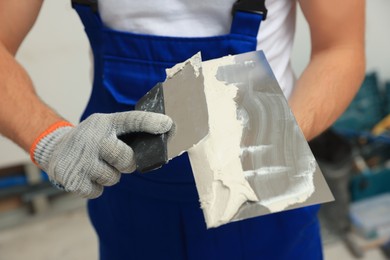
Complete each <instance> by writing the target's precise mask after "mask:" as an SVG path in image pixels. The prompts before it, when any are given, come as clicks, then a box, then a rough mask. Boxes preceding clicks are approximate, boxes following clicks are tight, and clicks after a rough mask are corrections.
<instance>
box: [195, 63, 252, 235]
mask: <svg viewBox="0 0 390 260" xmlns="http://www.w3.org/2000/svg"><path fill="white" fill-rule="evenodd" d="M233 63H234V59H233V58H232V57H229V56H228V57H225V58H223V59H217V60H214V61H211V62H210V61H209V62H207V63H203V64H202V67H203V76H204V87H205V94H206V101H207V106H208V111H209V127H210V132H209V135H208V136H207V137H206V138H204V139H203V140H202V141H201V142H200V143H198V144H197V145H196V146H194V147H193V148H191V149H190V150H189V151H188V154H189V157H190V161H191V166H192V169H193V172H194V177H195V181H196V185H197V189H198V193H199V197H200V203H201V207H202V209H203V212H204V216H205V219H206V224H207V227H208V228H210V227H217V226H219V225H222V224H224V223H227V222H229V221H230V220H231V219H232V218H233V216H234V215H235V214H236V213H237V211H238V209H239V208H240V207H241V206H242V205H243V204H244V203H245V202H247V201H257V200H258V199H257V196H256V194H255V193H254V191H253V190H252V188H251V187H250V185H249V183H248V182H247V180H246V179H245V175H244V173H243V169H242V164H241V159H240V154H241V148H240V143H241V136H242V131H243V126H242V123H241V121H240V120H239V119H237V105H236V102H235V101H234V98H235V97H236V95H237V88H236V87H235V86H234V85H226V84H225V83H224V82H221V81H218V80H217V79H216V75H217V69H218V67H219V66H221V65H229V64H233Z"/></svg>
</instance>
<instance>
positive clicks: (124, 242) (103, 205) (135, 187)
mask: <svg viewBox="0 0 390 260" xmlns="http://www.w3.org/2000/svg"><path fill="white" fill-rule="evenodd" d="M85 2H88V1H85ZM73 7H74V8H75V9H76V11H77V12H78V14H79V16H80V18H81V20H82V22H83V24H84V26H85V31H86V33H87V35H88V38H89V41H90V44H91V47H92V51H93V54H94V69H95V73H94V83H93V90H92V94H91V98H90V100H89V103H88V105H87V107H86V110H85V112H84V114H83V116H82V120H83V119H85V118H86V117H88V116H89V115H90V114H92V113H97V112H99V113H111V112H118V111H128V110H132V109H133V108H134V105H135V103H136V102H137V100H138V99H139V98H140V97H142V96H143V95H144V94H145V93H146V92H147V91H148V90H149V89H150V88H152V87H153V86H154V85H155V84H156V83H157V82H160V81H163V80H164V79H165V68H169V67H171V66H173V65H174V64H176V63H178V62H182V61H184V60H186V59H187V58H189V57H191V56H192V55H193V54H195V53H197V52H198V51H201V52H202V58H203V59H204V60H207V59H213V58H218V57H221V56H225V55H228V54H238V53H243V52H248V51H253V50H255V49H256V44H257V41H256V37H257V33H258V28H259V26H260V22H261V20H262V17H261V15H258V14H255V13H246V12H235V13H234V19H233V22H232V25H231V31H230V33H229V34H228V35H223V36H216V37H203V38H177V37H161V36H151V35H140V34H133V33H128V32H120V31H115V30H112V29H109V28H106V27H105V26H104V25H103V24H102V22H101V20H100V18H99V15H98V12H97V10H95V11H93V10H92V8H91V7H90V6H88V5H83V4H74V5H73ZM88 210H89V214H90V218H91V221H92V223H93V225H94V227H95V229H96V232H97V234H98V237H99V245H100V247H99V248H100V259H102V260H127V259H135V260H144V259H145V260H149V259H150V260H165V259H166V260H182V259H183V260H185V259H189V260H209V259H210V260H211V259H212V260H217V259H218V260H219V259H224V260H230V259H232V260H240V259H251V260H253V259H266V260H268V259H310V260H314V259H321V258H322V251H321V242H320V238H319V225H318V221H317V218H316V212H317V207H306V208H303V209H299V210H291V211H287V212H283V213H278V214H272V215H268V216H263V217H257V218H252V219H249V220H245V221H239V222H234V223H230V224H226V225H223V226H221V227H219V228H214V229H210V230H207V229H206V225H205V222H204V218H203V214H202V211H201V209H200V204H199V201H198V195H197V191H196V188H195V183H194V179H193V176H192V173H191V168H190V165H189V161H188V157H187V155H183V156H181V157H180V158H177V159H174V160H173V161H171V162H169V164H167V165H165V166H164V167H162V168H161V169H159V170H156V171H153V172H150V173H146V174H142V175H141V174H140V173H133V174H122V177H121V180H120V182H119V183H118V184H117V185H115V186H113V187H108V188H105V190H104V193H103V195H102V196H101V197H99V198H98V199H94V200H90V201H89V203H88Z"/></svg>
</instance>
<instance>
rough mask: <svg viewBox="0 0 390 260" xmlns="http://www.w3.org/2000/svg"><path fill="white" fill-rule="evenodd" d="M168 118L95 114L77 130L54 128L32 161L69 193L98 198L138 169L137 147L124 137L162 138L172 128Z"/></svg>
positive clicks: (34, 151)
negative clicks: (122, 176)
mask: <svg viewBox="0 0 390 260" xmlns="http://www.w3.org/2000/svg"><path fill="white" fill-rule="evenodd" d="M172 124H173V123H172V120H171V119H170V118H169V117H168V116H166V115H163V114H157V113H151V112H143V111H130V112H122V113H114V114H93V115H91V116H90V117H88V118H87V119H86V120H84V121H83V122H82V123H80V124H79V125H78V126H76V127H74V126H72V125H71V124H69V123H67V122H64V121H63V122H59V123H56V124H55V125H53V126H51V127H50V128H49V129H48V130H46V131H45V132H44V133H43V134H41V136H40V137H38V138H37V140H36V142H34V145H33V147H32V148H31V153H30V154H31V158H32V160H33V162H35V163H36V164H37V165H38V166H39V167H40V168H42V169H43V170H44V171H45V172H46V173H47V174H48V175H49V177H50V179H51V180H52V181H53V182H54V183H57V184H59V185H60V186H62V187H63V188H64V189H65V190H66V191H71V192H74V193H77V194H79V195H81V196H82V197H86V198H96V197H98V196H100V195H101V194H102V192H103V186H111V185H114V184H115V183H117V182H118V181H119V179H120V173H121V172H123V173H131V172H133V171H134V170H135V169H136V163H135V159H134V153H133V150H132V149H131V147H129V146H128V145H126V144H125V143H124V142H122V141H121V140H119V139H118V136H120V135H122V134H125V133H132V132H146V133H150V134H162V133H166V132H168V131H169V130H170V129H171V127H172Z"/></svg>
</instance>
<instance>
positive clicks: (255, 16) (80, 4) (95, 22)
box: [72, 0, 267, 38]
mask: <svg viewBox="0 0 390 260" xmlns="http://www.w3.org/2000/svg"><path fill="white" fill-rule="evenodd" d="M72 6H73V8H75V9H76V10H77V12H79V13H80V14H82V15H80V17H81V19H82V21H83V23H84V25H85V27H86V28H100V27H101V26H102V21H101V20H100V17H99V15H98V14H97V12H98V3H97V0H72ZM232 15H233V22H232V25H231V29H230V33H231V34H236V35H244V36H249V37H255V38H256V37H257V34H258V32H259V28H260V23H261V21H263V20H265V19H266V18H267V8H266V7H265V0H237V2H236V3H234V5H233V8H232Z"/></svg>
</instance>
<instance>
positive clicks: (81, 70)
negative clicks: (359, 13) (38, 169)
mask: <svg viewBox="0 0 390 260" xmlns="http://www.w3.org/2000/svg"><path fill="white" fill-rule="evenodd" d="M388 10H390V1H389V0H370V1H367V37H366V43H367V71H377V72H378V73H379V77H380V78H381V79H382V80H390V50H389V48H390V34H389V33H387V31H388V30H387V29H386V28H387V27H388V26H389V25H390V16H388V15H387V14H388ZM88 48H89V47H88V42H87V39H86V37H85V35H84V33H83V29H82V26H81V23H80V21H79V18H78V17H77V15H76V13H75V12H74V11H73V10H72V9H71V7H70V1H58V0H46V1H44V7H43V9H42V11H41V14H40V16H39V19H38V21H37V23H36V24H35V26H34V28H33V30H32V31H31V33H30V34H29V35H28V37H27V39H26V40H25V42H24V43H23V46H22V48H21V49H20V51H19V53H18V56H17V58H18V60H19V61H20V62H21V63H22V64H23V65H24V66H25V67H26V68H27V70H28V71H29V73H30V75H31V77H32V79H33V81H34V84H35V87H36V89H37V92H38V94H39V95H40V96H41V98H42V99H43V100H44V101H45V102H47V103H48V104H49V105H50V106H51V107H53V108H54V109H55V110H57V111H58V112H59V113H60V114H61V115H63V116H64V117H65V118H67V119H68V120H70V121H72V122H73V123H77V121H78V118H79V116H80V114H81V112H82V111H83V109H84V106H85V103H86V102H87V100H88V96H89V93H90V91H91V88H90V86H91V80H90V78H91V77H90V76H91V67H90V64H89V62H88V61H89V51H88ZM309 53H310V43H309V34H308V27H307V25H306V22H305V20H304V18H303V16H302V13H301V12H300V11H299V12H298V21H297V33H296V41H295V45H294V52H293V56H292V64H293V67H294V69H295V71H296V73H297V75H299V74H300V73H301V72H302V71H303V69H304V68H305V66H306V64H307V62H308V60H309ZM28 160H29V159H28V156H27V154H26V153H25V152H23V151H22V150H21V149H20V148H18V147H17V146H16V145H14V144H13V143H12V142H10V141H8V140H7V139H5V138H4V137H1V136H0V167H5V166H10V165H14V164H19V163H23V162H26V161H28Z"/></svg>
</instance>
